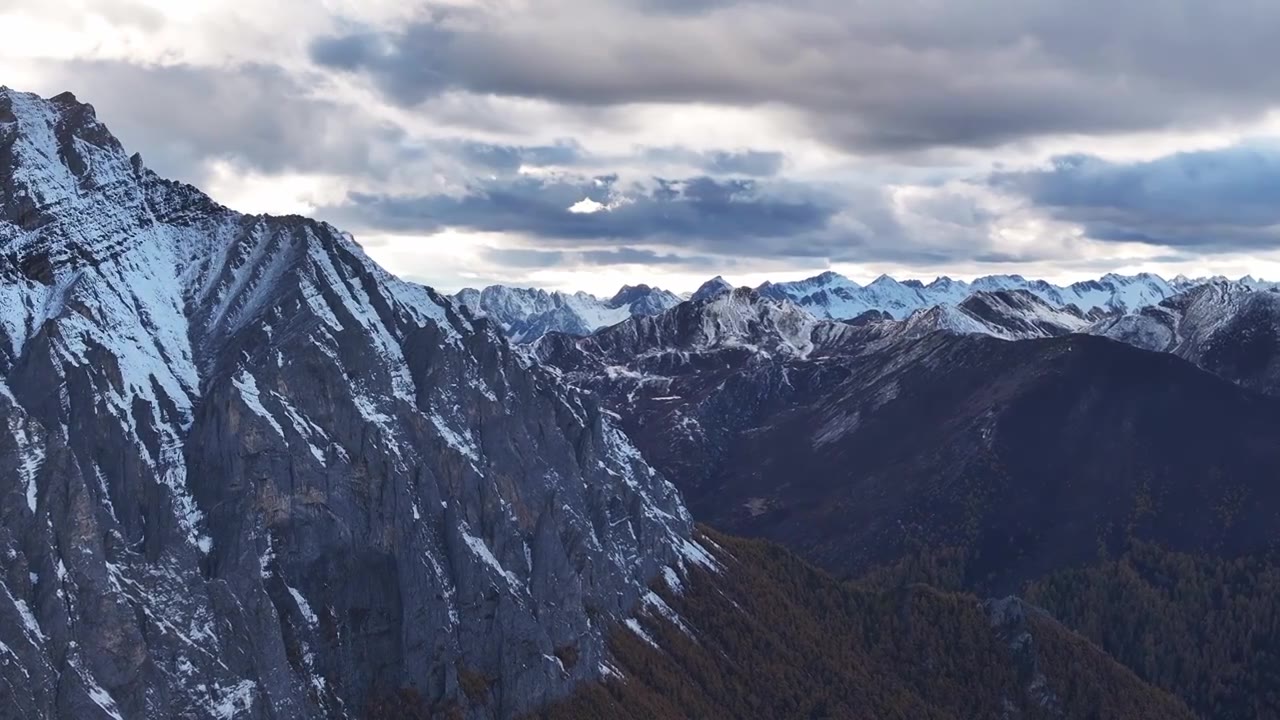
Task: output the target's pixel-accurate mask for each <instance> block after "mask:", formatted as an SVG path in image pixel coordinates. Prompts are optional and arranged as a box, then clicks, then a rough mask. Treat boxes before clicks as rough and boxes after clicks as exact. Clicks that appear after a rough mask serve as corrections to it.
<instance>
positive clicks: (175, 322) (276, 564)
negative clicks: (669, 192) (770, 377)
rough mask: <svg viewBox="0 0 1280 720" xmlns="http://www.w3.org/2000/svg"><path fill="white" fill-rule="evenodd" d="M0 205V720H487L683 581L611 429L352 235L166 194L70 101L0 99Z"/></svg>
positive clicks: (684, 553) (562, 690) (649, 485)
mask: <svg viewBox="0 0 1280 720" xmlns="http://www.w3.org/2000/svg"><path fill="white" fill-rule="evenodd" d="M0 188H3V190H4V192H3V193H0V257H5V258H8V259H10V262H6V263H3V264H0V301H2V302H0V417H3V418H4V421H5V425H6V426H7V429H8V431H9V432H7V433H0V496H3V497H4V498H5V502H4V503H3V504H0V521H2V522H0V618H4V622H0V656H2V657H3V660H4V662H3V663H0V686H3V687H10V688H15V687H24V688H29V691H25V692H24V693H23V695H22V696H23V698H24V700H23V702H24V703H25V704H24V706H23V707H22V708H20V709H19V710H18V712H21V713H25V714H27V715H30V716H33V717H36V716H61V717H104V718H106V717H144V716H147V717H157V716H191V717H230V716H232V715H234V716H236V717H249V718H253V717H275V718H302V717H316V716H341V715H346V714H351V713H359V712H361V709H362V708H363V706H364V705H365V704H366V703H367V702H368V701H369V700H370V699H372V698H374V697H375V696H377V695H379V694H381V693H385V692H391V691H394V690H396V688H398V687H400V686H402V685H408V686H414V687H416V688H418V690H419V691H421V692H422V693H423V694H424V696H425V697H427V698H428V699H429V701H430V703H431V704H432V706H433V707H434V708H436V711H437V712H445V711H448V710H449V709H450V708H456V709H457V710H458V711H460V712H462V713H464V715H466V716H469V717H491V716H504V717H505V716H510V715H513V714H517V713H519V712H521V711H526V710H532V709H534V708H536V707H538V706H540V705H541V704H543V703H545V702H547V701H548V700H550V699H553V698H555V697H560V696H563V695H566V694H568V693H569V692H570V691H571V690H572V689H573V688H574V687H575V686H576V685H577V684H579V683H581V682H583V681H585V680H590V679H594V678H598V677H600V676H601V675H602V674H603V673H604V672H607V652H608V651H607V648H606V639H607V638H606V634H607V632H608V627H609V626H610V625H611V624H612V623H613V622H620V621H621V620H622V619H623V618H624V617H626V616H627V614H628V613H630V612H632V610H633V608H634V607H635V606H636V605H637V604H638V603H639V601H640V599H641V598H642V597H643V596H644V594H645V593H646V592H648V583H649V582H650V581H652V580H653V579H654V578H655V577H657V576H659V575H660V574H661V573H662V571H663V569H664V568H666V569H668V570H669V571H671V572H676V573H679V572H681V568H683V567H685V566H687V564H688V563H690V562H694V560H693V559H691V558H696V557H698V556H699V553H700V552H701V551H700V550H698V549H697V548H696V546H695V545H694V544H693V543H692V541H691V540H690V537H691V536H690V533H691V519H690V518H689V516H688V513H687V511H686V510H685V509H684V506H683V504H682V502H681V501H680V499H679V497H678V495H677V493H676V492H675V490H674V489H673V488H672V487H671V486H670V485H669V484H668V483H667V482H666V481H665V480H664V479H663V478H661V476H659V475H657V474H656V473H655V472H654V471H653V470H652V468H650V467H649V466H648V465H647V464H645V463H644V462H643V460H642V459H640V457H639V454H638V453H637V452H636V450H635V449H634V447H633V446H632V445H631V443H630V442H629V440H628V439H627V438H626V437H625V436H624V435H623V434H622V433H621V432H620V431H619V430H618V428H617V427H616V425H615V424H614V421H613V419H612V418H610V417H609V416H608V415H607V414H606V413H604V412H602V411H601V410H600V408H599V407H598V406H597V405H596V404H595V403H594V402H593V401H592V400H591V399H590V398H588V397H585V396H583V395H581V394H579V393H575V392H573V391H572V390H570V389H568V388H565V387H564V386H562V385H561V384H560V383H558V382H557V381H556V379H555V378H554V377H553V376H552V375H551V374H549V373H548V372H547V371H545V370H542V369H540V368H538V367H535V366H531V365H529V364H528V363H527V362H526V360H525V358H524V356H523V355H521V354H519V353H516V352H513V351H512V350H511V348H510V346H509V345H508V343H507V342H506V340H505V339H504V338H502V337H501V336H500V335H499V334H498V332H497V329H496V328H495V327H494V325H493V324H492V323H489V322H486V321H482V320H474V319H471V318H469V317H468V316H467V315H466V314H465V313H464V312H462V311H461V310H460V309H459V308H457V307H455V305H454V303H453V302H452V301H450V300H449V299H447V298H445V297H443V296H441V295H438V294H436V293H435V292H434V291H432V290H430V289H428V288H424V287H421V286H416V285H412V284H409V283H405V282H402V281H400V280H398V279H396V278H394V277H393V276H391V275H390V274H389V273H387V272H386V271H385V270H383V269H382V268H380V267H378V266H377V265H376V264H375V263H373V262H372V261H371V260H370V259H369V258H368V257H367V256H366V255H365V254H364V252H363V250H362V249H361V248H360V247H359V245H358V244H357V243H355V242H354V240H353V239H352V238H351V236H349V235H347V234H345V233H342V232H340V231H338V230H336V229H335V228H333V227H332V226H329V225H326V224H324V223H320V222H316V221H313V220H308V219H305V218H301V217H297V216H287V217H271V216H244V215H240V214H238V213H235V212H233V211H230V210H228V209H226V208H225V207H222V206H220V205H218V204H217V203H214V202H213V201H211V200H210V199H209V198H208V197H207V196H205V195H203V194H202V193H200V192H199V191H197V190H195V189H194V188H191V187H190V186H185V185H182V184H179V183H172V182H169V181H165V180H162V179H160V178H158V177H157V176H155V175H154V173H152V172H150V171H149V170H147V169H146V168H145V167H144V166H143V165H142V163H141V160H140V158H138V157H137V156H133V157H129V156H127V155H126V153H125V151H124V149H123V148H122V147H121V146H120V144H119V143H118V142H117V141H116V140H115V139H114V137H112V136H111V135H110V133H109V131H107V129H106V127H105V126H104V125H102V124H101V123H100V122H99V121H98V120H97V118H96V116H95V114H94V112H93V108H92V107H91V106H89V105H86V104H83V103H79V102H78V101H76V100H75V99H74V98H73V97H72V96H69V95H61V96H58V97H57V98H54V99H51V100H43V99H41V98H39V97H36V96H34V95H27V94H21V93H17V92H15V91H8V90H6V91H3V92H0ZM569 647H571V648H572V649H573V652H574V653H575V654H576V656H578V657H579V658H580V661H579V662H578V663H576V664H575V665H574V666H573V667H569V666H567V665H565V664H564V663H563V662H562V661H560V660H559V659H557V657H556V654H555V653H556V652H557V651H558V650H564V648H569ZM15 660H16V662H15ZM477 674H479V675H482V676H484V677H488V678H492V680H493V682H492V683H491V685H490V687H489V689H488V690H486V691H485V692H484V693H483V694H482V695H481V696H480V697H479V698H477V699H476V700H475V701H474V702H472V701H470V700H469V699H468V698H466V697H464V694H465V693H464V692H463V686H464V685H466V684H467V679H468V678H470V677H473V676H475V675H477Z"/></svg>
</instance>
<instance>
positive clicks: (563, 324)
mask: <svg viewBox="0 0 1280 720" xmlns="http://www.w3.org/2000/svg"><path fill="white" fill-rule="evenodd" d="M454 299H455V300H457V301H458V302H459V303H461V304H462V305H464V306H466V307H467V308H468V309H469V310H470V311H471V312H472V314H473V315H476V316H481V317H488V318H490V319H491V320H493V321H494V322H496V323H497V324H498V326H499V328H501V329H502V331H503V332H504V333H505V334H506V335H507V336H508V337H510V338H511V339H512V340H514V341H515V342H520V343H526V342H532V341H534V340H537V339H538V338H539V337H541V336H543V335H545V334H546V333H549V332H561V333H567V334H570V335H579V336H580V335H587V334H589V333H591V332H592V331H594V330H597V329H599V328H602V327H607V326H609V325H613V324H615V323H619V322H621V321H623V320H625V319H627V318H629V317H632V316H633V315H652V314H654V313H659V312H662V311H663V310H666V309H667V308H670V307H674V306H675V305H677V304H679V303H680V298H679V297H678V296H676V295H675V294H674V293H671V292H668V291H666V290H663V289H661V288H656V287H650V286H648V285H634V286H632V285H626V286H623V287H622V288H621V289H620V290H618V292H617V293H615V294H614V295H613V297H611V298H608V299H600V298H598V297H596V296H595V295H592V294H590V293H586V292H576V293H573V294H569V293H565V292H562V291H559V290H555V291H548V290H544V289H541V288H515V287H508V286H505V285H490V286H488V287H486V288H484V289H483V290H476V289H474V288H465V289H463V290H461V291H459V292H458V293H457V294H456V295H454Z"/></svg>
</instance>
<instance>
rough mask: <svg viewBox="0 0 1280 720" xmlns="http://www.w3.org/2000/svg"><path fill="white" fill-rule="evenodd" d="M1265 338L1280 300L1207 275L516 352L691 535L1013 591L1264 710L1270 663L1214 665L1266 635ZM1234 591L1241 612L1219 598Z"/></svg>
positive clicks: (1123, 651)
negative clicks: (673, 507)
mask: <svg viewBox="0 0 1280 720" xmlns="http://www.w3.org/2000/svg"><path fill="white" fill-rule="evenodd" d="M1113 340H1119V342H1116V341H1113ZM1135 346H1136V347H1135ZM1277 347H1280V293H1276V292H1273V291H1270V290H1267V289H1255V288H1254V287H1250V286H1248V285H1245V284H1242V283H1239V282H1235V283H1225V282H1210V283H1208V284H1204V285H1194V284H1192V286H1191V287H1190V289H1189V290H1186V291H1184V292H1182V293H1179V294H1177V295H1175V296H1173V297H1171V298H1168V299H1165V300H1164V301H1162V302H1161V303H1160V304H1158V305H1156V306H1148V307H1145V308H1141V309H1139V310H1136V311H1134V312H1131V313H1127V314H1124V315H1115V314H1112V315H1105V316H1103V317H1100V318H1097V319H1091V318H1090V317H1088V316H1086V315H1084V314H1083V313H1081V312H1079V311H1078V310H1077V309H1075V308H1073V307H1071V306H1068V307H1067V308H1066V309H1061V308H1056V307H1054V306H1052V305H1050V304H1049V303H1047V302H1045V301H1044V300H1043V299H1041V298H1040V297H1039V296H1037V295H1035V294H1033V293H1031V292H1030V291H1028V290H1025V289H1017V290H1008V291H994V292H990V291H979V292H977V293H974V294H971V295H970V296H969V297H967V298H966V299H964V300H963V301H962V302H961V303H959V304H958V305H939V306H935V307H933V308H930V309H918V310H917V311H915V312H914V313H912V314H911V315H909V316H908V317H907V318H906V319H905V320H896V319H893V318H892V317H890V316H889V315H888V314H887V313H884V312H881V311H878V310H872V311H868V312H865V313H864V314H863V315H861V316H859V317H858V318H856V319H854V320H849V321H834V320H827V319H819V318H815V317H814V316H813V315H812V314H810V313H808V312H805V311H804V310H802V309H801V308H800V307H799V306H798V305H796V304H795V303H794V302H792V301H791V300H790V299H782V300H779V299H775V298H771V297H767V296H766V295H765V294H764V293H762V292H759V291H756V290H751V289H748V288H738V289H735V290H732V291H728V292H717V293H710V294H707V295H704V296H703V297H702V298H701V299H699V300H691V301H689V302H686V303H683V304H681V305H679V306H677V307H675V308H673V309H671V310H668V311H666V312H664V313H661V314H659V315H656V316H653V317H637V318H632V319H630V320H627V321H625V322H623V323H620V324H618V325H615V326H612V327H608V328H604V329H601V330H599V331H597V332H596V333H594V334H592V335H590V336H588V337H583V338H575V337H571V336H568V335H564V334H552V335H547V336H545V337H543V338H541V339H540V340H538V341H537V342H535V343H533V344H532V346H531V350H532V352H533V354H534V356H535V357H537V358H538V359H539V360H540V361H541V362H542V363H545V364H547V365H549V366H552V367H555V368H557V369H558V370H559V371H560V373H561V374H562V377H563V378H564V380H565V381H567V382H569V383H571V384H573V385H575V386H578V387H582V388H584V389H587V390H589V391H590V392H591V393H593V394H594V395H596V396H597V397H599V398H601V399H602V401H603V402H604V403H605V404H606V405H607V406H608V407H609V408H610V409H611V410H612V411H613V412H614V413H615V414H616V415H617V416H618V417H619V418H621V419H622V423H623V427H624V429H625V430H626V432H627V433H628V434H629V435H630V436H631V437H632V438H633V439H634V440H635V441H636V443H637V446H638V447H639V448H640V450H641V452H642V453H643V455H644V456H645V458H646V459H647V460H648V461H649V462H651V463H652V464H653V465H654V466H655V467H656V468H657V469H658V470H659V471H660V472H662V473H663V474H664V475H665V476H666V477H668V478H670V479H671V480H672V481H673V482H674V483H675V484H676V485H677V487H679V488H680V490H681V493H682V494H683V496H684V498H685V500H686V502H687V503H688V505H689V508H690V510H691V512H692V513H693V515H694V517H696V518H699V519H700V520H702V521H703V522H707V523H709V524H711V525H712V526H714V527H717V528H723V529H725V530H727V531H730V532H733V533H736V534H742V535H748V536H755V537H762V538H767V539H770V540H773V541H776V542H780V543H782V544H784V545H786V546H787V547H789V548H791V549H794V550H796V551H798V552H799V553H801V554H802V555H803V556H805V557H806V558H808V559H810V560H812V561H814V562H816V563H818V564H819V565H821V566H823V567H824V568H826V569H827V570H829V571H831V572H833V573H835V574H836V575H837V576H842V577H851V578H856V577H868V576H870V577H874V578H879V579H880V581H889V582H891V583H895V584H896V583H906V584H907V586H910V583H912V582H928V583H930V584H933V585H935V586H942V587H948V588H952V589H958V590H964V591H968V592H977V593H980V594H982V595H984V596H985V595H990V594H998V595H999V594H1005V593H1018V594H1024V593H1025V594H1028V595H1030V596H1032V597H1035V598H1036V599H1037V601H1038V602H1043V603H1045V604H1046V606H1047V607H1049V608H1050V609H1051V610H1052V611H1053V612H1054V614H1055V616H1056V617H1060V618H1061V617H1070V618H1072V622H1071V623H1070V625H1069V626H1070V627H1073V628H1075V629H1077V630H1080V631H1081V632H1084V633H1085V634H1086V635H1088V636H1089V637H1090V638H1092V639H1093V640H1094V641H1095V642H1097V643H1099V645H1100V646H1101V647H1104V648H1106V649H1107V650H1108V651H1111V652H1114V653H1115V654H1116V655H1117V656H1118V657H1122V658H1125V659H1126V661H1127V662H1128V663H1129V664H1130V665H1129V666H1130V667H1131V668H1133V669H1134V670H1135V671H1136V672H1138V674H1139V675H1140V676H1141V677H1142V678H1143V679H1144V680H1147V681H1149V682H1153V683H1156V684H1158V685H1160V686H1161V687H1164V688H1166V689H1168V690H1170V691H1172V692H1175V693H1177V694H1179V695H1180V696H1181V697H1183V698H1184V699H1185V700H1187V702H1189V703H1191V704H1192V706H1193V709H1194V710H1195V711H1196V713H1197V715H1198V716H1200V717H1257V718H1262V717H1275V716H1276V713H1277V712H1280V701H1277V700H1276V699H1275V698H1274V697H1273V696H1265V697H1264V696H1258V695H1257V694H1256V693H1254V692H1252V691H1251V690H1250V688H1254V687H1259V686H1260V684H1261V685H1265V684H1266V683H1267V682H1269V680H1268V678H1270V677H1273V676H1274V673H1276V672H1277V671H1280V654H1275V653H1270V652H1260V653H1246V654H1245V655H1241V656H1240V658H1241V659H1240V660H1239V661H1238V662H1233V663H1228V662H1225V661H1224V660H1223V659H1222V658H1223V657H1224V656H1225V655H1226V654H1229V653H1232V652H1236V649H1238V648H1242V647H1246V646H1250V647H1252V646H1257V647H1264V646H1265V647H1270V646H1271V643H1273V642H1280V631H1277V630H1271V629H1261V630H1260V629H1259V628H1271V627H1272V625H1270V624H1269V622H1268V621H1267V620H1266V618H1269V617H1273V616H1274V615H1275V614H1276V613H1280V600H1276V599H1275V598H1276V597H1277V596H1278V595H1277V589H1276V583H1275V582H1273V581H1272V580H1271V578H1274V577H1276V573H1277V571H1278V568H1280V564H1277V563H1276V561H1275V559H1274V556H1273V554H1272V553H1273V552H1274V548H1275V527H1276V522H1277V517H1280V487H1278V486H1277V485H1276V484H1275V482H1274V478H1275V474H1276V472H1277V471H1278V470H1280V445H1278V444H1277V443H1276V440H1275V438H1276V437H1280V401H1277V399H1276V398H1275V397H1269V396H1268V395H1266V394H1261V393H1259V392H1255V390H1258V391H1262V393H1271V394H1276V393H1277V386H1276V380H1275V379H1276V377H1277V373H1276V368H1277V361H1276V357H1277V354H1276V352H1275V350H1276V348H1277ZM1152 351H1155V352H1152ZM1192 363H1195V364H1198V365H1200V368H1197V367H1196V366H1195V365H1193V364H1192ZM1204 370H1209V371H1210V372H1211V373H1213V374H1210V372H1205V371H1204ZM1215 375H1217V376H1219V377H1215ZM1228 380H1229V381H1231V382H1228ZM1192 558H1194V560H1193V559H1192ZM1228 585H1229V586H1230V588H1231V589H1230V590H1229V592H1231V593H1233V594H1234V595H1233V596H1238V597H1241V598H1246V599H1242V600H1241V601H1240V602H1241V603H1244V604H1245V605H1247V606H1248V607H1250V608H1252V609H1251V610H1249V611H1240V612H1238V613H1237V612H1235V611H1231V612H1224V613H1218V612H1216V611H1213V610H1212V608H1214V607H1216V605H1215V603H1216V602H1217V598H1219V597H1221V593H1222V592H1228V591H1227V590H1224V589H1223V588H1225V587H1227V586H1228ZM1240 607H1244V605H1241V606H1240ZM1103 616H1105V617H1106V618H1107V620H1106V622H1102V621H1100V620H1099V618H1100V617H1103ZM1257 633H1261V635H1258V634H1257ZM1201 635H1203V636H1204V637H1205V638H1207V639H1206V640H1205V641H1204V642H1203V643H1202V644H1196V645H1193V646H1187V645H1185V640H1186V638H1188V637H1198V636H1201ZM980 716H981V715H980ZM1117 716H1120V717H1128V716H1131V715H1129V714H1126V713H1122V714H1120V715H1117Z"/></svg>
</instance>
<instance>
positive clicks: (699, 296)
mask: <svg viewBox="0 0 1280 720" xmlns="http://www.w3.org/2000/svg"><path fill="white" fill-rule="evenodd" d="M732 290H733V285H731V284H730V283H729V281H728V280H725V279H724V278H723V277H721V276H720V275H717V276H715V277H713V278H711V279H710V280H708V281H706V282H704V283H702V285H700V286H699V287H698V289H697V290H695V291H693V295H691V296H689V299H690V300H691V301H693V302H698V301H701V300H707V299H709V298H713V297H715V296H717V295H719V294H721V293H724V292H729V291H732Z"/></svg>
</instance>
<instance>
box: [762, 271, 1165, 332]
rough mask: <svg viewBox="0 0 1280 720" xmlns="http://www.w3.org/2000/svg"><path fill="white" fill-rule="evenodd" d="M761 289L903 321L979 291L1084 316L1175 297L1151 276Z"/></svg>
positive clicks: (832, 280)
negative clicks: (1020, 293)
mask: <svg viewBox="0 0 1280 720" xmlns="http://www.w3.org/2000/svg"><path fill="white" fill-rule="evenodd" d="M759 290H760V292H761V293H762V294H764V295H767V296H769V297H774V298H788V299H790V300H791V301H792V302H794V303H796V304H797V305H800V306H801V307H803V308H805V309H807V310H809V311H810V312H812V313H813V314H814V315H817V316H818V317H826V318H834V319H850V318H855V317H858V316H859V315H862V314H863V313H865V312H867V311H869V310H879V311H882V312H887V313H889V314H890V315H892V316H893V317H895V318H897V319H900V320H901V319H903V318H906V317H907V316H908V315H910V314H911V313H913V312H915V311H916V310H919V309H921V308H929V307H934V306H938V305H958V304H959V303H960V302H962V301H963V300H964V299H965V298H967V297H969V296H970V295H972V294H973V293H975V292H980V291H999V290H1026V291H1028V292H1030V293H1032V294H1033V295H1035V296H1037V297H1039V298H1040V299H1042V300H1044V301H1045V302H1047V303H1049V304H1051V305H1053V306H1055V307H1066V306H1068V305H1074V306H1076V308H1078V309H1079V310H1081V311H1083V312H1086V313H1087V312H1090V311H1094V310H1100V311H1104V312H1125V311H1128V310H1135V309H1137V308H1140V307H1144V306H1146V305H1152V304H1155V303H1158V302H1160V301H1161V300H1163V299H1165V298H1167V297H1170V296H1172V295H1174V294H1175V292H1176V290H1175V289H1174V287H1173V286H1171V285H1170V284H1169V283H1168V282H1165V281H1164V280H1163V279H1162V278H1160V277H1159V276H1158V275H1152V274H1150V273H1140V274H1138V275H1131V276H1126V275H1116V274H1108V275H1104V276H1103V277H1102V278H1100V279H1098V280H1088V281H1084V282H1078V283H1073V284H1071V285H1067V286H1065V287H1063V286H1058V285H1053V284H1051V283H1048V282H1045V281H1043V280H1028V279H1026V278H1024V277H1022V276H1021V275H989V276H986V277H981V278H978V279H976V280H974V281H973V282H965V281H963V280H952V279H951V278H948V277H940V278H937V279H936V280H934V281H933V282H930V283H928V284H924V283H922V282H920V281H918V280H904V281H898V280H895V279H893V278H891V277H889V276H888V275H881V276H880V277H878V278H876V280H875V281H874V282H872V283H870V284H868V285H865V286H863V285H859V284H858V283H856V282H854V281H852V280H850V279H849V278H846V277H844V276H843V275H840V274H839V273H835V272H825V273H822V274H821V275H817V276H815V277H812V278H809V279H807V280H800V281H797V282H784V283H765V284H764V285H761V286H760V288H759Z"/></svg>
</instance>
